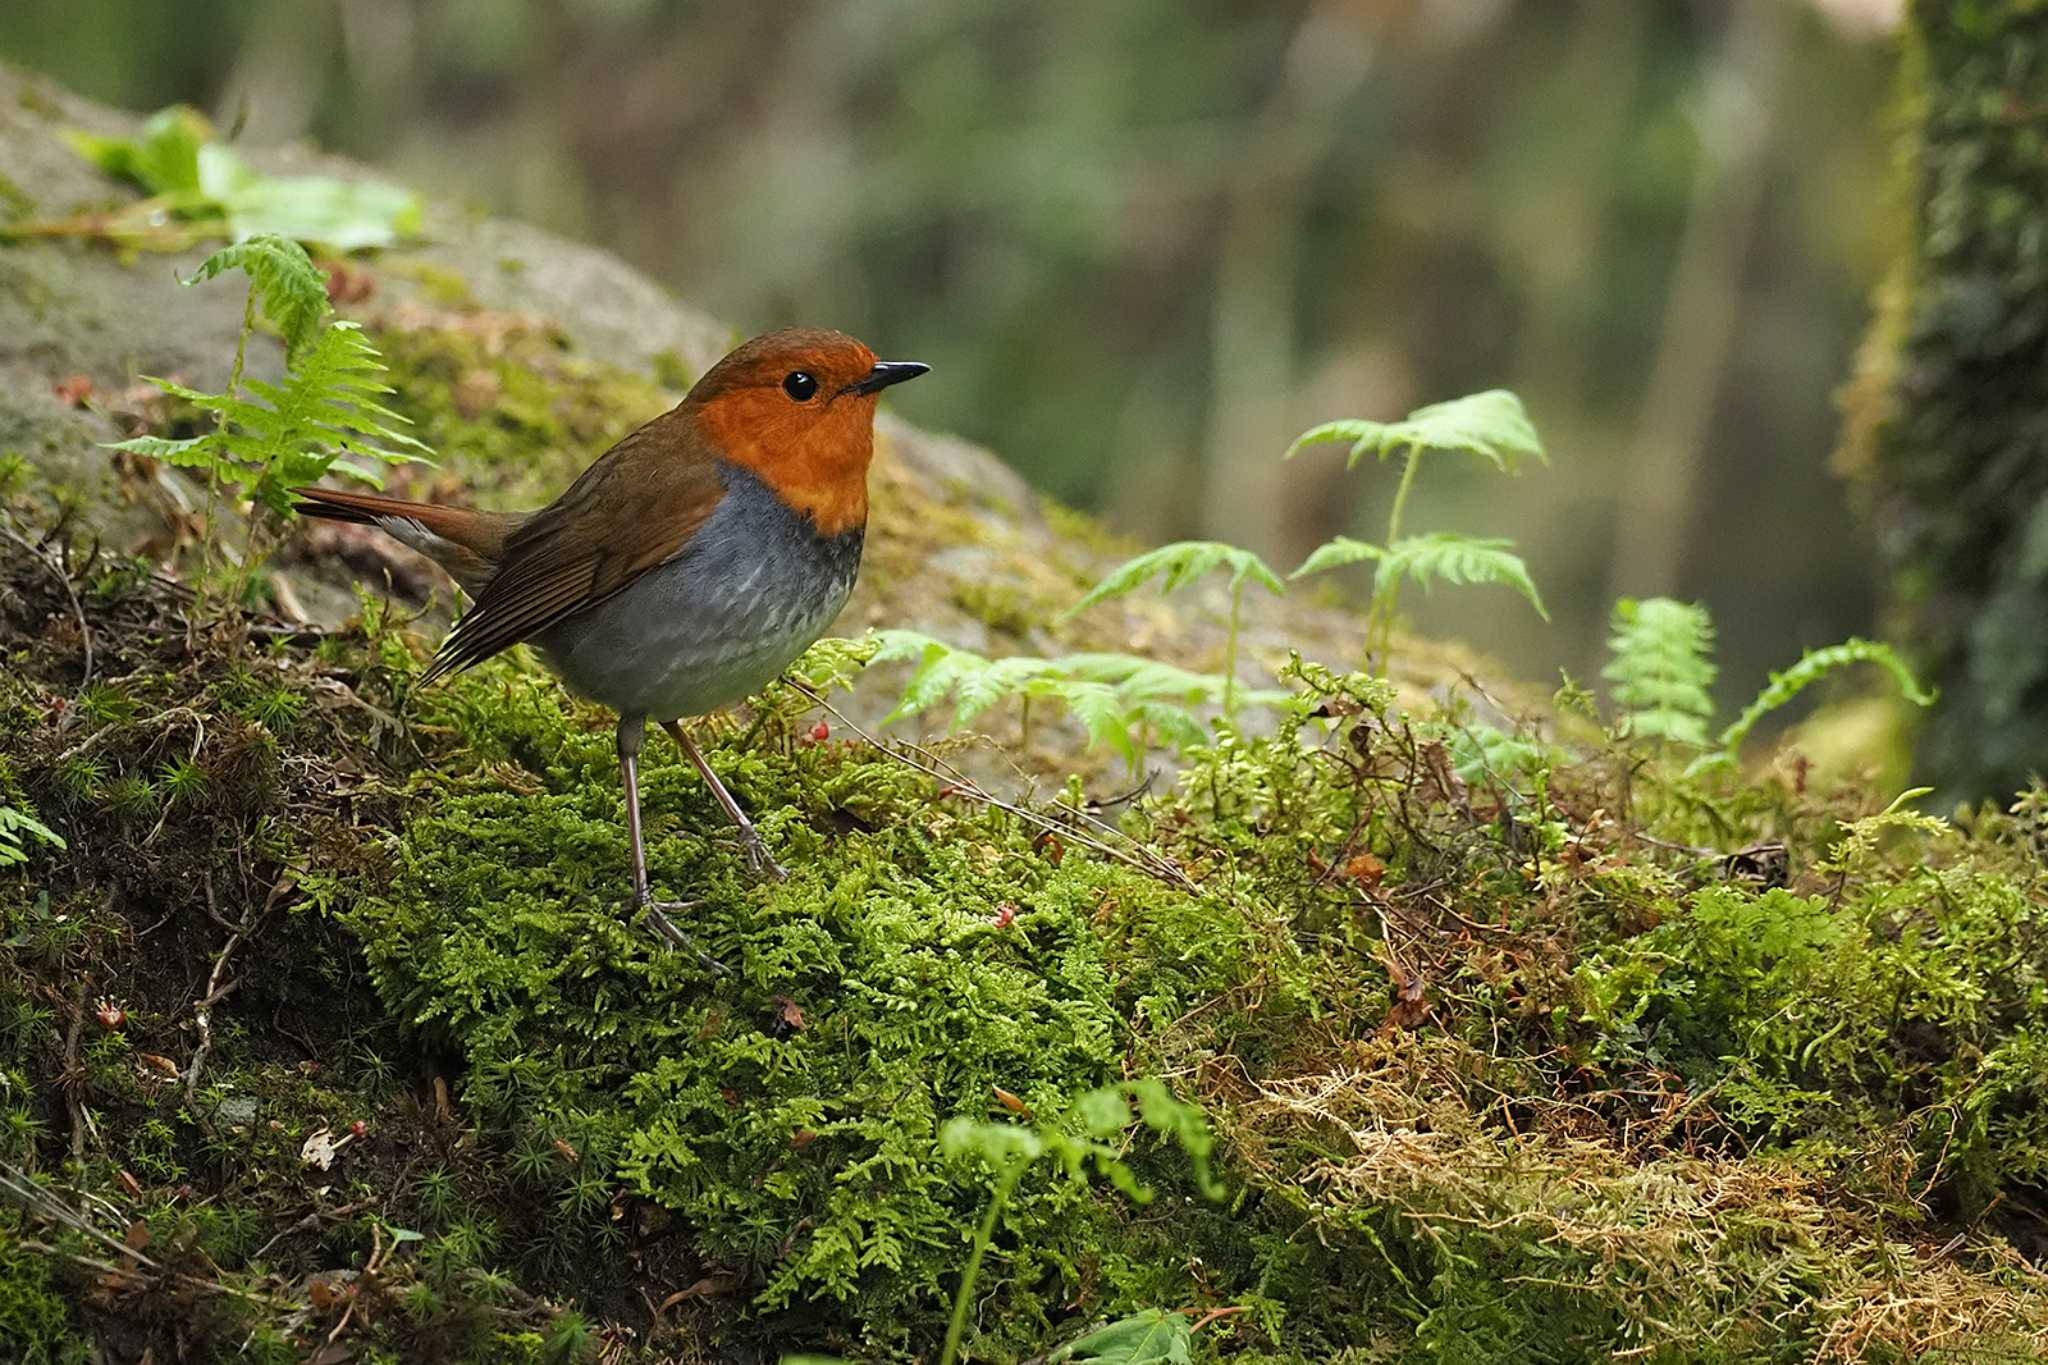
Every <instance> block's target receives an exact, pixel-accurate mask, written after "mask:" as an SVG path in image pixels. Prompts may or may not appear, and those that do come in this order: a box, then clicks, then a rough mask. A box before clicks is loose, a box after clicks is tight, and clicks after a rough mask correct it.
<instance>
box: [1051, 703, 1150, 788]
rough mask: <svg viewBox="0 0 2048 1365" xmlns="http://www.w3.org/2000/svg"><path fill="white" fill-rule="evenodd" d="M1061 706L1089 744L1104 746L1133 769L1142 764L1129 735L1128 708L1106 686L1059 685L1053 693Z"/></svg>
mask: <svg viewBox="0 0 2048 1365" xmlns="http://www.w3.org/2000/svg"><path fill="white" fill-rule="evenodd" d="M1053 695H1056V696H1057V697H1058V698H1059V700H1060V702H1061V704H1062V705H1064V706H1065V707H1066V708H1067V711H1068V713H1069V714H1070V715H1072V716H1073V717H1074V719H1075V720H1076V721H1079V722H1080V724H1081V728H1082V729H1083V730H1085V731H1087V732H1088V742H1089V743H1090V744H1106V745H1108V746H1109V747H1110V748H1111V749H1114V750H1115V751H1116V752H1117V755H1118V756H1119V757H1121V758H1122V759H1123V760H1124V762H1126V763H1128V764H1130V765H1131V767H1132V768H1133V769H1135V768H1137V767H1138V765H1139V764H1140V763H1141V762H1142V761H1143V756H1142V755H1141V754H1140V753H1139V752H1138V741H1137V737H1136V736H1135V735H1134V734H1132V728H1133V727H1132V724H1131V712H1130V708H1129V707H1127V706H1125V705H1124V700H1123V698H1122V697H1119V696H1118V695H1117V693H1116V689H1115V688H1114V687H1111V686H1110V685H1109V684H1108V683H1096V682H1074V681H1068V682H1062V683H1060V684H1059V686H1058V688H1057V689H1056V690H1054V692H1053Z"/></svg>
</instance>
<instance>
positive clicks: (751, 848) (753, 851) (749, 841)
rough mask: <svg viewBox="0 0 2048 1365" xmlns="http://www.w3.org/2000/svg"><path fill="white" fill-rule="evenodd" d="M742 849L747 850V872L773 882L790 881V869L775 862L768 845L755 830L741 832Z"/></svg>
mask: <svg viewBox="0 0 2048 1365" xmlns="http://www.w3.org/2000/svg"><path fill="white" fill-rule="evenodd" d="M740 847H741V848H743V849H745V850H746V854H747V871H749V872H751V873H753V874H754V875H755V876H756V877H766V878H767V879H768V880H769V881H771V882H786V881H788V880H789V869H788V868H786V867H784V866H783V865H782V864H781V863H778V862H776V861H775V857H774V855H773V854H771V853H769V852H768V845H767V844H765V843H763V842H762V840H761V836H760V835H758V834H756V833H754V831H753V830H751V829H746V830H741V831H740Z"/></svg>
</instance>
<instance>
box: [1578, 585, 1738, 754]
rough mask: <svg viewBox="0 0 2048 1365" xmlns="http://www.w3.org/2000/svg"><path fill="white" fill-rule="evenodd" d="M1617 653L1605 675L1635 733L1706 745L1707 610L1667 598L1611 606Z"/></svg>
mask: <svg viewBox="0 0 2048 1365" xmlns="http://www.w3.org/2000/svg"><path fill="white" fill-rule="evenodd" d="M1611 630H1612V634H1611V635H1610V637H1609V639H1608V641H1607V648H1608V650H1609V652H1610V654H1611V655H1612V658H1611V659H1610V660H1609V662H1608V664H1607V666H1606V667H1605V668H1603V669H1601V670H1600V676H1601V677H1603V678H1605V679H1606V680H1607V681H1608V682H1610V683H1612V684H1613V687H1612V689H1611V691H1612V695H1613V698H1614V702H1615V705H1616V706H1618V707H1620V708H1621V712H1622V722H1623V725H1624V727H1625V728H1626V729H1627V731H1628V732H1629V733H1630V734H1633V735H1638V736H1646V737H1653V738H1663V739H1671V740H1676V741H1678V742H1679V743H1682V744H1696V745H1700V746H1702V747H1704V746H1705V745H1706V743H1707V722H1708V721H1710V720H1711V719H1712V718H1713V715H1714V699H1713V696H1712V688H1713V685H1714V663H1713V654H1714V621H1713V618H1712V617H1711V616H1709V615H1708V614H1707V609H1706V608H1705V607H1702V606H1697V605H1695V604H1692V603H1688V602H1674V601H1672V600H1671V599H1670V598H1668V597H1651V598H1645V599H1644V600H1642V601H1640V602H1639V601H1636V600H1635V599H1633V598H1627V597H1624V598H1623V599H1621V600H1620V601H1619V602H1616V603H1615V604H1614V616H1613V620H1612V623H1611Z"/></svg>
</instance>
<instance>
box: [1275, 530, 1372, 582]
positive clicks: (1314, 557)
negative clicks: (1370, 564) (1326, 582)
mask: <svg viewBox="0 0 2048 1365" xmlns="http://www.w3.org/2000/svg"><path fill="white" fill-rule="evenodd" d="M1386 554H1387V552H1386V551H1385V550H1383V549H1381V548H1380V547H1379V546H1377V545H1373V544H1370V543H1368V542H1366V541H1363V540H1353V539H1352V538H1351V537H1350V536H1338V537H1336V538H1335V539H1332V540H1329V541H1326V542H1324V543H1323V544H1321V545H1318V546H1317V547H1316V548H1315V551H1314V552H1313V553H1312V554H1310V555H1309V557H1308V558H1307V559H1304V560H1302V561H1301V567H1300V568H1298V569H1296V570H1295V571H1294V572H1293V573H1291V574H1289V575H1287V576H1288V577H1289V578H1306V577H1307V576H1308V575H1310V574H1316V573H1328V572H1329V571H1330V570H1332V569H1341V568H1344V567H1345V566H1347V565H1351V564H1359V563H1363V562H1364V561H1366V560H1368V559H1384V558H1386Z"/></svg>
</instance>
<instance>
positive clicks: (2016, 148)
mask: <svg viewBox="0 0 2048 1365" xmlns="http://www.w3.org/2000/svg"><path fill="white" fill-rule="evenodd" d="M1910 24H1911V30H1910V32H1909V35H1908V39H1907V43H1908V46H1907V61H1908V64H1909V65H1908V69H1907V74H1906V92H1905V93H1906V101H1907V103H1906V105H1905V112H1906V114H1907V117H1908V120H1909V131H1908V136H1909V137H1910V138H1911V143H1910V146H1909V149H1908V150H1909V162H1908V169H1909V172H1910V175H1911V195H1912V212H1913V240H1912V245H1911V250H1910V254H1909V258H1908V260H1907V261H1906V262H1905V263H1903V266H1902V269H1901V271H1900V273H1899V276H1898V277H1897V278H1895V280H1894V281H1893V287H1891V288H1890V289H1888V290H1887V291H1886V292H1887V297H1886V300H1885V304H1884V307H1883V309H1882V310H1881V316H1880V318H1879V320H1878V322H1877V324H1876V328H1875V330H1874V331H1873V334H1872V337H1871V343H1870V345H1869V346H1868V348H1867V351H1866V355H1867V357H1868V363H1867V364H1866V368H1865V372H1864V374H1863V376H1862V377H1861V379H1860V380H1859V383H1858V385H1857V386H1856V389H1855V390H1853V391H1852V395H1851V403H1850V410H1849V435H1848V443H1847V446H1846V449H1845V455H1846V457H1847V463H1848V464H1849V466H1850V468H1851V469H1852V471H1853V472H1855V473H1857V474H1859V475H1861V476H1862V477H1863V478H1864V479H1865V480H1866V482H1867V487H1868V488H1869V490H1870V492H1871V494H1872V502H1871V507H1872V511H1873V513H1874V514H1875V516H1876V518H1877V522H1878V526H1879V529H1880V531H1881V533H1882V537H1883V544H1884V546H1885V551H1886V554H1887V556H1888V558H1889V560H1890V566H1891V571H1892V583H1891V591H1892V599H1893V605H1894V621H1893V626H1894V629H1895V630H1896V631H1897V632H1898V633H1899V634H1900V635H1901V636H1902V637H1903V638H1904V639H1905V641H1906V642H1907V643H1908V644H1910V645H1911V646H1913V648H1914V650H1915V652H1916V653H1917V655H1918V656H1919V658H1920V660H1921V661H1922V663H1923V666H1924V667H1925V668H1926V669H1927V670H1928V672H1929V673H1930V674H1931V675H1932V678H1933V680H1934V681H1935V682H1937V683H1939V684H1940V685H1941V687H1942V688H1943V690H1944V692H1945V694H1946V695H1945V697H1944V699H1943V702H1942V705H1941V706H1940V707H1939V708H1938V709H1937V711H1936V713H1935V718H1934V720H1933V721H1932V722H1931V725H1930V728H1929V731H1928V733H1927V734H1926V735H1925V738H1924V742H1923V745H1922V749H1921V759H1922V762H1923V765H1924V766H1925V768H1926V770H1927V771H1928V773H1929V775H1930V776H1931V777H1932V778H1933V779H1934V780H1935V781H1936V782H1937V783H1939V784H1940V786H1941V788H1942V789H1943V791H1944V792H1945V793H1947V794H1949V795H1954V796H1987V795H1988V796H1994V797H1995V796H1999V795H2002V794H2009V793H2010V792H2012V791H2013V790H2014V789H2015V788H2017V787H2019V786H2021V785H2022V784H2024V783H2025V782H2027V781H2028V780H2029V778H2030V776H2032V775H2035V774H2048V4H2044V3H2042V0H1916V3H1914V4H1913V6H1912V11H1911V16H1910Z"/></svg>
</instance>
